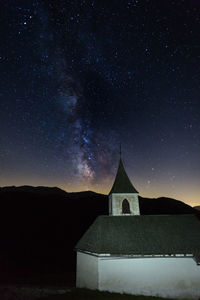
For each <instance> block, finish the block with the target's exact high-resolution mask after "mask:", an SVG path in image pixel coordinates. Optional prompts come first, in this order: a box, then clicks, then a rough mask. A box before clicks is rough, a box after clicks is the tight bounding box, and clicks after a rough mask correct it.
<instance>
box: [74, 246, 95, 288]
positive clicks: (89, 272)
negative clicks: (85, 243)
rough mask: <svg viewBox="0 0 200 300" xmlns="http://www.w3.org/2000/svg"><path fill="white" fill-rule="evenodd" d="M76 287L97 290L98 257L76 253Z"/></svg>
mask: <svg viewBox="0 0 200 300" xmlns="http://www.w3.org/2000/svg"><path fill="white" fill-rule="evenodd" d="M76 287H79V288H88V289H98V257H96V256H92V255H89V254H86V253H83V252H77V261H76Z"/></svg>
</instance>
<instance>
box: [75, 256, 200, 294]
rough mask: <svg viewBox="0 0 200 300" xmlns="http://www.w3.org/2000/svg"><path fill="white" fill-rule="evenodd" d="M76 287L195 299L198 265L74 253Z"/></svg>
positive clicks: (170, 259) (180, 259)
mask: <svg viewBox="0 0 200 300" xmlns="http://www.w3.org/2000/svg"><path fill="white" fill-rule="evenodd" d="M76 286H77V287H82V288H89V289H98V290H100V291H109V292H116V293H126V294H133V295H150V296H160V297H168V298H178V299H199V297H200V266H198V265H197V264H196V262H195V261H194V260H193V258H192V257H145V258H142V257H140V258H125V257H112V256H95V255H91V254H86V253H83V252H77V278H76Z"/></svg>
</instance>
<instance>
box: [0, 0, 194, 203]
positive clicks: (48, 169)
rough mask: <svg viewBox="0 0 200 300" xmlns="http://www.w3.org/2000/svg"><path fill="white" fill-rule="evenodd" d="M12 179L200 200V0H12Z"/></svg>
mask: <svg viewBox="0 0 200 300" xmlns="http://www.w3.org/2000/svg"><path fill="white" fill-rule="evenodd" d="M0 24H1V25H0V186H8V185H17V186H18V185H34V186H37V185H44V186H58V187H61V188H62V189H64V190H66V191H69V192H70V191H80V190H88V189H90V190H93V191H96V192H100V193H108V192H109V190H110V188H111V186H112V183H113V180H114V176H115V173H116V169H117V166H118V162H119V145H120V143H121V144H122V158H123V162H124V166H125V168H126V170H127V173H128V175H129V177H130V179H131V180H132V182H133V184H134V186H135V188H136V189H137V190H138V191H139V193H140V195H141V196H146V197H158V196H168V197H173V198H176V199H179V200H182V201H184V202H186V203H188V204H190V205H192V206H193V205H200V197H199V192H200V188H199V185H200V99H199V96H200V1H199V0H182V1H181V0H174V1H172V0H170V1H169V0H162V1H161V0H129V1H128V0H96V1H91V0H74V1H70V0H69V1H67V0H60V1H57V0H49V1H47V0H46V1H44V0H41V1H39V0H35V1H34V0H33V1H30V0H21V1H18V0H13V1H12V0H1V1H0Z"/></svg>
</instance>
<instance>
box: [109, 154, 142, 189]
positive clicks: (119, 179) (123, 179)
mask: <svg viewBox="0 0 200 300" xmlns="http://www.w3.org/2000/svg"><path fill="white" fill-rule="evenodd" d="M112 193H138V192H137V190H136V189H135V188H134V186H133V185H132V183H131V181H130V179H129V178H128V175H127V174H126V171H125V169H124V166H123V163H122V160H121V158H120V161H119V167H118V170H117V175H116V177H115V181H114V183H113V186H112V189H111V191H110V193H109V195H110V194H112Z"/></svg>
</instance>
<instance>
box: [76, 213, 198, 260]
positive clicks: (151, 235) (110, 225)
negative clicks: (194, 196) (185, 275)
mask: <svg viewBox="0 0 200 300" xmlns="http://www.w3.org/2000/svg"><path fill="white" fill-rule="evenodd" d="M76 249H77V250H81V251H89V252H92V253H97V254H105V253H108V254H112V255H156V254H157V255H159V254H160V255H162V254H193V255H194V257H195V258H196V260H197V262H199V263H200V222H199V220H198V219H197V218H196V217H195V216H194V215H159V216H158V215H157V216H155V215H152V216H149V215H146V216H145V215H143V216H100V217H98V218H97V219H96V220H95V222H94V223H93V224H92V225H91V226H90V228H89V229H88V230H87V232H86V233H85V234H84V235H83V237H82V238H81V239H80V241H79V242H78V243H77V245H76Z"/></svg>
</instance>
